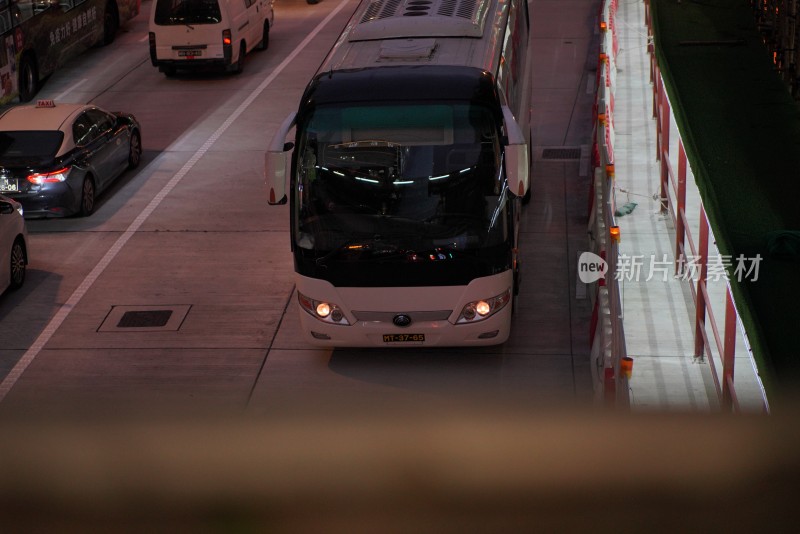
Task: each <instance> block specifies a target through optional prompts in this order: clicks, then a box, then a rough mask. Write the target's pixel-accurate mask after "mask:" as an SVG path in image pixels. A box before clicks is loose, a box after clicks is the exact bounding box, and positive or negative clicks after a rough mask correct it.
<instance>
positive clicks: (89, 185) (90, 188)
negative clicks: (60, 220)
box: [78, 176, 94, 217]
mask: <svg viewBox="0 0 800 534" xmlns="http://www.w3.org/2000/svg"><path fill="white" fill-rule="evenodd" d="M93 211H94V180H93V179H92V177H91V176H86V178H84V179H83V187H81V207H80V210H79V212H78V214H79V215H80V216H81V217H88V216H89V215H91V214H92V212H93Z"/></svg>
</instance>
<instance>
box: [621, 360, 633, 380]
mask: <svg viewBox="0 0 800 534" xmlns="http://www.w3.org/2000/svg"><path fill="white" fill-rule="evenodd" d="M632 374H633V358H630V357H628V356H625V357H624V358H622V359H621V360H620V361H619V375H620V376H624V377H625V378H627V379H629V380H630V378H631V375H632Z"/></svg>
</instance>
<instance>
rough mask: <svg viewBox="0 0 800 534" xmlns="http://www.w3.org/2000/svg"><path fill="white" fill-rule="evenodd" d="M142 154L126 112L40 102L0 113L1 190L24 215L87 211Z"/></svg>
mask: <svg viewBox="0 0 800 534" xmlns="http://www.w3.org/2000/svg"><path fill="white" fill-rule="evenodd" d="M141 157H142V134H141V127H140V126H139V123H138V122H137V120H136V118H135V117H134V116H133V115H131V114H128V113H121V112H113V113H112V112H108V111H104V110H102V109H100V108H98V107H97V106H94V105H87V104H64V103H55V102H53V101H52V100H40V101H39V102H37V103H36V105H30V106H17V107H13V108H11V109H9V110H7V111H6V112H5V113H3V114H2V115H0V194H3V195H6V196H8V197H11V198H13V199H15V200H16V201H17V202H19V203H21V204H22V206H23V208H24V212H25V217H26V218H34V217H65V216H68V215H74V214H78V215H83V216H85V215H89V214H91V213H92V212H93V211H94V207H95V198H96V196H97V195H98V194H99V193H100V192H101V191H103V190H104V189H105V188H107V187H108V186H109V185H110V184H111V182H113V181H114V179H116V178H117V177H118V176H119V175H121V174H122V173H123V172H125V170H126V169H133V168H135V167H136V166H138V165H139V162H140V161H141Z"/></svg>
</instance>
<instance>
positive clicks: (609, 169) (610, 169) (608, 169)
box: [606, 163, 614, 177]
mask: <svg viewBox="0 0 800 534" xmlns="http://www.w3.org/2000/svg"><path fill="white" fill-rule="evenodd" d="M606 174H608V175H609V176H611V177H613V176H614V164H613V163H609V164H608V165H606Z"/></svg>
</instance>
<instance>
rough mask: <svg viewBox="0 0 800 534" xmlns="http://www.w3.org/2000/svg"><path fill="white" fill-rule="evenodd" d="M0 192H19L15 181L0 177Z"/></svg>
mask: <svg viewBox="0 0 800 534" xmlns="http://www.w3.org/2000/svg"><path fill="white" fill-rule="evenodd" d="M0 191H3V192H10V191H19V186H18V185H17V179H16V178H6V177H5V176H0Z"/></svg>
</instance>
